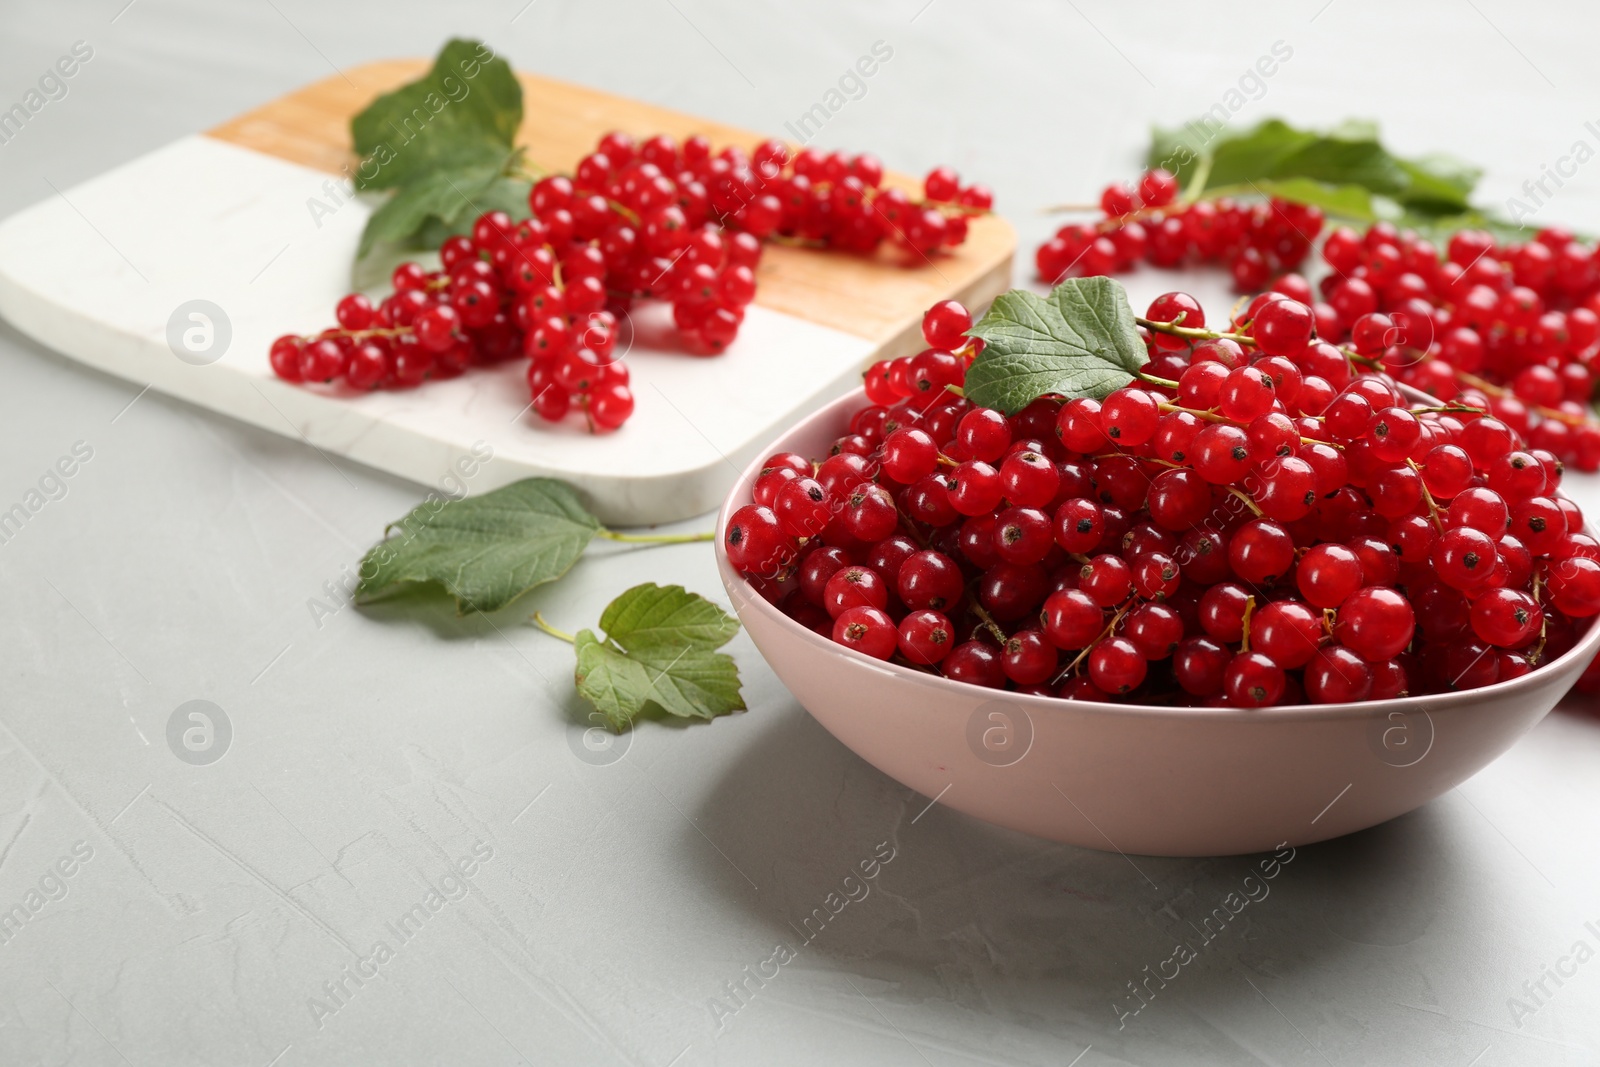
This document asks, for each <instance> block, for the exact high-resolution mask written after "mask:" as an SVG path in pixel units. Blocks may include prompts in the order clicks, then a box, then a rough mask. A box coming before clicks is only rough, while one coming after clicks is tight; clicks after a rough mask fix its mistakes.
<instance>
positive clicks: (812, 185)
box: [270, 133, 993, 430]
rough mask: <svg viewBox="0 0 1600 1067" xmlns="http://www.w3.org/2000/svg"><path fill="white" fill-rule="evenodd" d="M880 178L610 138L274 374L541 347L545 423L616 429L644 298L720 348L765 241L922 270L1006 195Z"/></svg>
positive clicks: (935, 180) (821, 158)
mask: <svg viewBox="0 0 1600 1067" xmlns="http://www.w3.org/2000/svg"><path fill="white" fill-rule="evenodd" d="M882 181H883V165H882V164H881V163H879V162H878V161H877V159H875V158H874V157H872V156H870V155H856V156H847V155H844V154H842V153H833V154H823V153H820V152H818V151H817V150H816V149H812V148H807V149H802V150H801V151H799V152H798V153H791V152H790V150H789V149H788V147H787V146H785V145H784V144H783V143H781V142H779V141H766V142H763V143H762V144H760V145H757V146H756V148H755V150H754V151H753V152H750V153H746V152H745V151H744V150H743V149H741V148H739V147H737V146H729V147H726V148H723V149H722V150H721V151H718V152H713V151H712V148H711V144H710V143H709V142H708V141H707V140H706V139H705V138H703V137H699V136H695V137H690V138H689V139H688V140H686V141H685V142H684V143H683V144H682V145H679V144H678V143H677V142H676V141H674V140H673V139H672V138H670V137H667V136H665V135H658V136H655V137H652V138H650V139H649V140H647V141H644V142H642V143H638V142H635V141H634V140H633V138H631V137H629V136H628V135H627V134H623V133H610V134H607V135H606V136H605V137H603V138H602V139H601V140H600V143H599V145H598V146H597V147H596V149H595V151H594V152H591V153H590V154H589V155H587V156H585V157H584V158H583V160H582V161H581V162H579V164H578V166H577V168H576V170H575V171H574V173H573V175H572V176H571V177H565V176H554V177H546V178H543V179H541V180H540V181H538V182H537V183H536V184H535V185H534V186H533V188H532V190H531V192H530V194H529V197H528V206H529V211H530V215H529V217H528V218H526V219H524V220H521V221H515V220H513V219H512V218H511V217H510V216H509V215H507V214H506V213H505V212H502V211H492V212H488V213H486V214H484V215H482V216H481V217H480V218H478V219H477V221H476V223H475V224H474V226H473V228H472V233H471V235H470V236H458V237H451V238H449V239H448V240H446V241H445V242H444V244H443V245H442V246H441V247H440V249H439V258H440V264H441V266H440V269H439V270H436V271H429V270H426V269H424V268H423V267H422V266H420V265H419V264H417V263H405V264H402V265H401V266H400V267H399V268H397V269H396V270H395V272H394V275H393V277H392V279H391V281H392V284H393V290H394V291H393V293H392V294H391V295H390V296H388V297H386V298H385V299H383V300H382V301H381V302H379V303H377V304H374V303H373V302H372V301H370V300H369V299H368V298H367V297H366V296H364V295H362V294H360V293H352V294H350V295H349V296H346V297H345V298H344V299H343V300H341V301H340V302H339V305H338V308H337V309H336V312H335V315H336V318H337V319H338V326H337V328H333V329H328V330H324V331H323V332H322V333H320V334H318V335H316V336H314V337H298V336H294V335H288V336H284V337H280V338H278V339H277V341H275V342H274V343H273V345H272V349H271V353H270V357H271V363H272V368H273V370H274V372H275V373H277V375H278V376H279V377H281V378H284V379H286V380H288V381H292V382H324V383H326V382H339V383H341V384H343V385H345V386H347V387H349V388H351V389H356V390H369V389H403V388H409V387H412V386H416V385H419V384H420V383H422V382H423V381H425V380H427V379H430V378H433V379H438V378H452V377H455V376H457V375H459V374H461V373H463V372H464V371H466V370H467V369H469V368H470V367H472V366H474V365H479V364H492V363H499V362H501V361H504V360H507V359H514V358H516V357H518V356H526V357H528V358H529V359H530V360H531V363H530V365H529V368H528V384H529V387H530V393H531V397H532V402H531V405H530V406H531V407H532V409H533V410H534V411H535V412H536V413H537V414H538V415H540V416H541V417H542V418H544V419H546V420H549V421H552V422H554V421H559V420H560V419H562V418H564V417H566V415H567V414H568V412H569V411H573V410H577V411H580V412H582V413H583V415H584V416H585V417H586V419H587V420H588V423H589V426H590V428H591V429H594V430H612V429H616V428H617V427H618V426H621V425H622V423H623V422H624V421H626V420H627V418H628V416H629V415H630V414H632V412H633V395H632V393H631V391H630V389H629V375H628V369H627V366H626V365H625V364H624V363H623V362H622V360H621V354H620V353H618V352H617V351H616V343H617V334H618V325H619V321H618V320H619V317H621V316H623V315H625V314H626V312H627V309H628V308H629V307H630V306H631V304H632V302H633V301H635V300H640V299H654V300H661V301H666V302H669V303H670V304H671V306H672V316H673V321H674V323H675V325H676V327H677V329H678V332H679V334H680V335H681V337H682V338H683V341H684V344H685V346H686V347H687V348H688V349H689V350H690V351H693V352H696V353H698V354H705V355H711V354H716V353H719V352H721V351H723V350H724V349H726V348H727V347H728V345H730V344H731V343H732V342H733V340H734V338H735V336H736V335H737V334H738V332H739V326H740V324H741V322H742V321H743V320H744V314H745V308H746V306H748V305H749V304H750V302H751V301H752V300H754V299H755V295H756V274H755V271H756V267H757V264H758V263H759V262H760V260H761V251H762V243H763V242H764V241H767V240H773V241H783V242H786V243H797V244H802V245H805V246H808V247H828V248H836V249H840V250H844V251H849V252H855V253H859V254H870V253H873V252H875V251H876V250H877V249H878V248H879V246H880V245H883V244H885V243H888V244H891V245H893V246H895V247H897V248H899V249H900V250H901V251H902V252H903V253H904V254H905V255H906V256H907V257H909V258H910V259H911V260H913V261H915V262H922V261H924V260H926V259H927V258H928V257H931V256H934V255H936V254H938V253H939V252H940V251H941V250H945V249H949V248H953V247H955V246H957V245H960V244H961V243H962V242H963V241H965V240H966V236H967V226H968V219H969V218H970V217H971V216H974V215H980V214H984V213H987V212H988V211H989V209H990V207H991V206H992V204H993V197H992V195H991V194H990V193H989V191H988V190H987V189H986V188H984V187H983V186H981V185H970V186H962V185H961V183H960V181H959V179H958V178H957V176H956V175H955V173H954V172H953V171H951V170H950V169H949V168H947V167H939V168H936V169H934V170H933V171H932V172H930V173H929V174H928V176H927V178H926V180H925V181H924V183H923V186H924V188H923V199H922V200H921V201H915V200H913V199H911V197H910V196H908V195H907V194H906V193H905V192H904V191H903V190H901V189H898V188H893V187H884V186H883V185H882Z"/></svg>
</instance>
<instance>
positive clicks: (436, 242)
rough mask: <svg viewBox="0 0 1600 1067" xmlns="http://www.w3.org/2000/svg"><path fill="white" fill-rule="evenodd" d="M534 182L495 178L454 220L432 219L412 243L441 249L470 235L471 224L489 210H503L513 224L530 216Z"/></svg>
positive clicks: (520, 179)
mask: <svg viewBox="0 0 1600 1067" xmlns="http://www.w3.org/2000/svg"><path fill="white" fill-rule="evenodd" d="M532 188H533V183H532V182H530V181H527V180H525V179H522V178H512V177H508V176H506V175H505V174H501V175H498V176H496V177H495V178H494V179H493V180H491V181H490V182H489V183H488V184H487V185H486V186H484V187H483V188H481V189H480V190H479V191H478V192H477V193H476V194H474V195H473V197H472V205H471V207H470V208H469V209H468V210H467V211H464V212H462V213H461V214H460V215H457V216H456V217H455V218H454V219H443V218H439V217H432V218H429V219H428V220H427V221H426V222H424V223H423V224H422V228H421V229H420V230H418V231H417V233H416V236H415V237H413V238H412V241H411V243H412V244H413V245H414V246H416V247H418V248H438V247H439V246H440V245H442V244H444V242H445V239H446V238H448V237H455V236H457V235H464V234H470V233H471V232H472V224H473V223H474V222H476V221H477V219H478V216H479V215H482V214H483V213H484V212H486V211H504V212H505V213H506V214H507V215H510V216H511V221H513V222H520V221H522V220H523V219H525V218H527V217H528V191H529V190H530V189H532Z"/></svg>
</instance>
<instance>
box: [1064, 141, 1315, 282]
mask: <svg viewBox="0 0 1600 1067" xmlns="http://www.w3.org/2000/svg"><path fill="white" fill-rule="evenodd" d="M1100 210H1101V211H1102V212H1103V213H1104V216H1105V217H1104V218H1103V219H1101V220H1100V221H1098V222H1085V223H1069V224H1068V225H1066V226H1063V227H1061V229H1059V230H1057V231H1056V235H1055V236H1054V237H1052V238H1051V239H1050V240H1048V241H1046V242H1045V243H1044V244H1042V245H1040V246H1039V250H1038V252H1037V253H1036V254H1035V256H1034V263H1035V265H1036V266H1037V267H1038V270H1039V277H1041V278H1043V279H1044V280H1046V281H1048V282H1052V283H1054V282H1058V281H1060V280H1061V279H1062V278H1064V277H1067V276H1068V275H1073V274H1076V275H1081V276H1090V275H1097V274H1116V273H1118V272H1120V271H1126V270H1132V269H1133V268H1134V267H1136V266H1138V265H1139V264H1140V263H1141V262H1144V261H1146V260H1148V261H1149V262H1150V263H1151V264H1152V265H1154V266H1157V267H1178V266H1181V265H1183V264H1185V263H1211V264H1218V265H1221V266H1224V267H1226V268H1227V269H1228V270H1229V271H1230V272H1231V273H1232V275H1233V280H1234V284H1235V285H1237V286H1238V288H1239V290H1240V291H1241V292H1255V291H1257V290H1259V289H1261V288H1263V287H1265V286H1266V284H1267V283H1268V282H1270V281H1271V280H1272V279H1273V278H1274V277H1276V276H1277V275H1278V274H1281V273H1283V272H1284V271H1291V270H1294V269H1296V268H1298V267H1299V266H1300V264H1301V263H1303V262H1304V261H1305V258H1306V256H1307V254H1308V253H1310V251H1311V243H1312V241H1313V240H1315V238H1316V236H1317V234H1318V233H1319V232H1321V230H1322V221H1323V218H1322V211H1321V210H1320V209H1318V208H1315V207H1308V206H1306V205H1304V204H1297V203H1294V202H1292V201H1288V200H1278V199H1273V200H1270V201H1268V202H1265V203H1252V204H1245V203H1240V202H1238V201H1236V200H1232V199H1229V198H1227V197H1221V198H1218V199H1216V200H1197V201H1194V202H1193V203H1184V202H1181V201H1179V199H1178V180H1177V179H1176V178H1174V177H1173V176H1172V175H1171V174H1169V173H1168V172H1167V171H1165V170H1162V169H1160V168H1157V169H1155V170H1151V171H1146V172H1145V174H1144V175H1143V176H1142V177H1141V178H1140V179H1139V185H1138V188H1137V190H1134V189H1129V188H1128V187H1127V186H1126V185H1123V184H1121V183H1120V182H1119V183H1114V184H1112V185H1108V186H1106V188H1105V191H1104V192H1102V193H1101V194H1100Z"/></svg>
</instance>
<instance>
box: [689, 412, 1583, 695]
mask: <svg viewBox="0 0 1600 1067" xmlns="http://www.w3.org/2000/svg"><path fill="white" fill-rule="evenodd" d="M1402 388H1404V387H1403V386H1402ZM865 399H866V389H865V387H864V386H858V387H857V388H855V389H853V390H851V391H850V392H848V393H846V394H844V395H843V396H841V397H837V398H836V399H834V400H832V401H830V402H829V403H827V404H824V405H823V406H822V407H820V408H818V409H817V410H816V411H814V412H812V413H811V414H810V415H807V416H806V417H805V418H803V419H801V420H800V421H799V422H797V423H795V424H794V425H792V426H790V427H789V428H788V429H787V430H785V431H783V433H782V434H780V435H779V436H778V437H777V438H776V439H775V440H773V441H772V442H770V443H769V444H768V445H767V446H766V447H765V448H763V449H761V450H760V451H759V452H758V453H757V454H756V458H754V459H752V460H751V461H750V464H749V465H748V466H747V467H745V469H744V470H743V471H741V472H740V474H739V477H738V478H736V479H735V480H734V483H733V485H732V487H731V488H729V490H728V493H727V495H726V496H725V497H724V498H723V501H722V507H721V509H720V510H719V511H718V512H717V527H716V539H715V542H714V543H713V545H712V548H713V551H714V553H715V555H716V560H717V573H718V576H719V577H721V579H722V584H723V587H724V588H725V589H726V590H727V592H728V595H729V597H730V598H731V599H732V600H734V601H735V602H736V603H735V612H736V613H738V614H742V613H743V612H744V611H746V610H753V611H756V612H759V613H761V614H762V615H763V616H764V617H765V618H768V619H772V620H775V621H776V622H777V623H778V624H779V626H780V627H787V628H788V630H789V631H790V632H791V633H793V634H794V636H796V637H797V638H799V639H800V641H802V642H803V643H805V644H808V645H810V646H811V647H812V648H814V649H815V650H816V651H818V652H822V653H830V654H832V655H835V656H841V657H843V658H844V659H845V661H846V662H851V663H855V664H857V665H858V666H861V667H867V668H870V669H872V670H874V671H877V672H880V673H886V674H888V675H890V676H891V677H894V678H898V679H901V680H903V681H907V682H912V683H915V684H918V685H925V686H933V687H934V688H937V689H950V690H951V691H953V692H960V691H962V690H970V691H971V695H972V696H974V697H978V696H980V695H982V694H985V693H988V694H992V695H993V697H992V698H993V699H995V700H1003V701H1007V702H1016V703H1017V704H1019V705H1021V706H1022V707H1023V708H1025V709H1036V710H1038V711H1039V712H1050V713H1054V714H1073V715H1078V714H1093V715H1137V716H1142V717H1151V718H1158V719H1159V718H1167V717H1171V718H1179V717H1181V718H1184V719H1192V718H1194V717H1196V716H1201V717H1204V718H1207V719H1219V720H1238V721H1252V722H1261V723H1285V722H1291V721H1301V720H1308V719H1312V720H1314V719H1353V720H1355V719H1363V718H1370V717H1375V716H1377V715H1380V714H1381V715H1385V716H1387V715H1389V714H1392V713H1394V712H1395V711H1397V710H1399V711H1403V712H1410V713H1417V712H1435V711H1439V712H1443V711H1449V710H1451V709H1453V708H1455V707H1461V706H1467V705H1476V704H1480V703H1483V702H1485V701H1488V700H1495V699H1499V698H1503V697H1515V696H1517V695H1519V694H1523V693H1527V692H1531V691H1533V690H1535V689H1540V688H1543V687H1544V686H1545V685H1546V684H1547V683H1548V681H1549V679H1550V678H1551V677H1552V674H1553V672H1556V671H1557V668H1559V667H1562V666H1564V665H1569V664H1570V663H1571V661H1573V660H1575V659H1576V658H1577V657H1579V656H1580V655H1581V656H1585V657H1587V658H1589V659H1592V658H1593V657H1594V655H1595V653H1596V652H1597V651H1600V615H1596V616H1593V617H1591V618H1590V620H1589V623H1588V629H1587V631H1586V632H1585V633H1584V634H1583V636H1582V637H1580V638H1579V639H1578V641H1577V642H1576V643H1574V644H1573V646H1572V647H1571V648H1569V649H1568V650H1567V651H1565V652H1563V653H1562V654H1561V655H1559V656H1557V657H1556V658H1555V659H1553V660H1551V661H1549V662H1548V663H1546V664H1545V665H1544V666H1543V667H1539V668H1537V669H1534V670H1530V671H1529V672H1528V673H1527V674H1524V675H1521V676H1520V677H1517V678H1512V679H1510V680H1509V681H1504V682H1495V683H1493V684H1491V685H1486V686H1482V687H1480V688H1477V689H1463V690H1460V691H1458V692H1453V693H1452V692H1447V693H1422V694H1418V695H1416V696H1404V697H1395V698H1393V699H1390V700H1364V701H1360V702H1357V703H1345V704H1273V705H1269V706H1268V707H1264V708H1236V707H1190V706H1186V705H1164V704H1113V703H1107V702H1105V701H1098V700H1067V699H1064V698H1062V697H1054V696H1041V695H1038V694H1033V693H1019V692H1016V691H1015V690H1007V689H991V688H989V687H987V686H981V685H975V684H973V683H972V682H962V681H957V680H956V679H953V678H946V677H945V676H944V675H942V674H930V673H927V672H924V671H918V670H913V669H912V668H910V667H905V666H902V665H900V664H898V663H894V662H892V661H890V660H880V659H875V658H874V657H872V656H869V655H867V654H866V653H864V652H858V651H856V650H855V649H853V648H846V647H844V646H843V645H840V644H838V643H836V642H834V641H832V640H830V639H829V638H826V637H824V636H822V635H821V634H819V633H817V632H816V631H814V630H812V629H811V628H809V627H807V626H803V625H801V624H800V623H798V622H796V621H795V620H794V619H792V618H790V617H789V616H788V615H785V614H784V613H783V612H782V611H780V610H778V607H777V606H776V605H775V604H772V603H771V602H769V601H768V600H767V599H766V598H765V597H763V596H762V595H761V594H760V593H757V592H756V591H755V588H754V587H753V586H751V585H750V583H749V581H748V580H747V579H746V578H745V577H744V575H742V574H740V573H739V572H738V571H736V570H735V569H734V567H733V564H731V563H730V562H729V561H728V551H727V545H726V543H725V537H726V531H727V525H728V519H729V517H730V516H732V514H733V512H734V511H736V510H737V509H738V508H739V507H742V506H743V505H744V503H746V502H747V501H746V500H744V499H740V498H741V497H745V496H746V494H748V492H749V489H750V487H751V486H752V485H753V484H754V482H755V475H756V473H757V472H758V471H759V470H760V469H761V464H763V463H764V462H766V459H767V457H768V456H771V455H773V454H775V453H777V452H787V451H791V449H789V448H787V447H785V445H786V443H787V442H788V441H790V440H791V439H792V438H794V437H795V436H797V435H799V434H801V433H803V432H804V431H806V430H809V429H812V428H813V427H814V426H816V424H818V423H820V422H823V421H825V420H827V419H829V418H831V417H833V416H834V415H835V414H836V413H837V411H838V410H839V409H840V408H843V407H846V406H847V405H851V404H858V403H860V402H861V401H863V400H865ZM1583 529H1584V532H1585V533H1587V534H1589V536H1591V537H1596V538H1597V539H1600V534H1597V533H1596V531H1595V527H1594V526H1592V525H1591V524H1590V523H1589V522H1587V521H1585V523H1584V527H1583ZM734 583H738V586H739V587H742V589H743V595H735V584H734ZM740 602H742V605H743V606H741V603H740Z"/></svg>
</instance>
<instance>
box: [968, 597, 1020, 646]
mask: <svg viewBox="0 0 1600 1067" xmlns="http://www.w3.org/2000/svg"><path fill="white" fill-rule="evenodd" d="M967 610H968V611H970V612H972V613H973V614H974V615H976V616H977V617H978V621H979V622H981V623H982V624H983V628H984V629H985V630H988V631H989V632H990V633H992V634H994V636H995V639H996V640H998V641H999V642H1000V645H1001V647H1002V648H1003V647H1005V643H1006V642H1007V641H1009V640H1011V635H1010V634H1008V633H1006V632H1005V631H1004V630H1002V629H1000V624H999V623H997V622H995V621H994V617H993V616H992V615H990V614H989V613H988V612H987V611H986V610H984V607H983V605H982V604H980V603H978V601H977V598H976V597H972V598H970V602H969V603H968V605H967Z"/></svg>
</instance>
